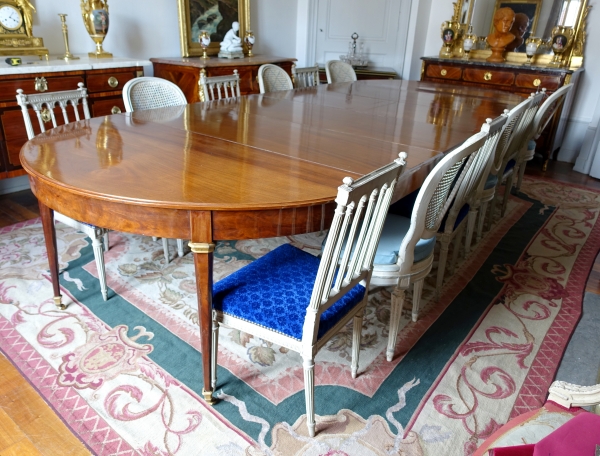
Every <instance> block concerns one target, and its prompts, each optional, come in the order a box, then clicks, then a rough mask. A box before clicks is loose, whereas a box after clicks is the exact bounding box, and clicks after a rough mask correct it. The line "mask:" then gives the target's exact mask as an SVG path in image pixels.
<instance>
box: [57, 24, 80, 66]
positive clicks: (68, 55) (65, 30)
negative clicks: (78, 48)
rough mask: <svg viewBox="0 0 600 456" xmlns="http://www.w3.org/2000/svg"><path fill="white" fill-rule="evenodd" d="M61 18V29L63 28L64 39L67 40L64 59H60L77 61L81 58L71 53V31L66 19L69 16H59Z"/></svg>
mask: <svg viewBox="0 0 600 456" xmlns="http://www.w3.org/2000/svg"><path fill="white" fill-rule="evenodd" d="M59 16H60V22H61V23H62V25H61V28H62V32H63V38H64V40H65V55H63V56H62V57H59V59H60V60H77V59H78V58H79V57H75V56H74V55H73V54H71V52H70V51H69V30H68V28H67V19H66V17H67V15H66V14H59Z"/></svg>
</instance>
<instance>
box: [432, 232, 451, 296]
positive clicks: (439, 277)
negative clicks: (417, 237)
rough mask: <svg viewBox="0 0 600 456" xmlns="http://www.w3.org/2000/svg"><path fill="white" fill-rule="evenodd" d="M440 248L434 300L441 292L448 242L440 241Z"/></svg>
mask: <svg viewBox="0 0 600 456" xmlns="http://www.w3.org/2000/svg"><path fill="white" fill-rule="evenodd" d="M441 244H442V247H441V248H440V258H439V260H438V271H437V280H436V282H435V294H436V298H439V297H440V293H441V292H442V285H443V284H444V273H445V272H446V262H447V261H448V248H449V247H450V246H449V242H448V241H447V240H445V239H444V240H442V241H441Z"/></svg>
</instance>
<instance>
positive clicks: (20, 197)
mask: <svg viewBox="0 0 600 456" xmlns="http://www.w3.org/2000/svg"><path fill="white" fill-rule="evenodd" d="M526 174H528V175H533V176H545V177H549V178H552V179H555V180H558V181H562V182H567V183H572V184H578V185H584V186H587V187H590V188H596V189H600V180H598V179H594V178H591V177H589V176H585V175H583V174H579V173H576V172H574V171H572V165H570V164H567V163H560V162H550V163H549V166H548V170H547V171H546V172H542V171H541V170H540V167H539V166H536V164H534V163H532V164H531V165H530V166H528V167H527V171H526ZM35 217H39V210H38V207H37V201H36V199H35V197H34V196H33V194H32V193H31V192H30V191H29V190H26V191H22V192H17V193H11V194H9V195H3V196H0V227H4V226H8V225H12V224H14V223H17V222H20V221H24V220H29V219H32V218H35ZM587 291H590V292H592V293H596V294H600V256H599V257H598V258H596V262H595V264H594V268H593V270H592V272H591V274H590V278H589V280H588V282H587ZM599 379H600V377H599ZM66 454H69V455H84V454H90V452H89V450H88V449H87V448H86V447H85V445H83V443H82V442H80V441H79V440H78V439H77V438H76V437H75V436H74V435H73V434H72V433H71V432H70V431H69V429H68V427H67V426H66V425H65V424H64V423H63V422H62V421H61V420H60V418H58V416H57V415H56V414H55V413H54V411H53V410H52V409H51V408H50V406H48V405H47V404H46V403H45V402H44V400H43V399H42V398H41V397H40V396H39V395H38V394H37V392H36V391H35V389H34V388H33V387H32V386H31V385H30V384H29V383H28V382H27V381H26V380H25V379H24V378H23V377H22V376H21V374H20V373H19V371H18V370H17V369H15V367H14V366H13V365H12V364H11V363H10V362H9V361H8V360H7V359H6V358H5V357H4V356H3V355H0V456H9V455H10V456H12V455H15V456H17V455H19V456H22V455H57V456H58V455H61V456H62V455H66Z"/></svg>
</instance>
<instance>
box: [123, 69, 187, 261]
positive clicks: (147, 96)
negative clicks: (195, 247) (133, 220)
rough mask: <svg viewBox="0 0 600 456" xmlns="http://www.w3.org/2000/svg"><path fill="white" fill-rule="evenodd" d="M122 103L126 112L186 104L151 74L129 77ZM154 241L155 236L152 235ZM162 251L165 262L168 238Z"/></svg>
mask: <svg viewBox="0 0 600 456" xmlns="http://www.w3.org/2000/svg"><path fill="white" fill-rule="evenodd" d="M123 103H124V104H125V110H126V111H127V112H133V111H140V110H144V109H154V108H164V107H168V106H179V105H185V104H187V99H186V98H185V94H184V93H183V91H182V90H181V89H180V88H179V87H178V86H177V85H176V84H173V83H172V82H171V81H167V80H166V79H162V78H155V77H151V76H143V77H139V78H134V79H130V80H129V81H127V82H126V83H125V85H124V86H123ZM152 239H154V240H155V241H156V240H157V238H156V237H153V238H152ZM162 244H163V252H164V255H165V260H166V261H167V263H168V262H169V261H171V255H170V254H169V240H168V239H165V238H163V239H162ZM183 254H184V252H183V240H182V239H177V255H178V256H179V257H182V256H183Z"/></svg>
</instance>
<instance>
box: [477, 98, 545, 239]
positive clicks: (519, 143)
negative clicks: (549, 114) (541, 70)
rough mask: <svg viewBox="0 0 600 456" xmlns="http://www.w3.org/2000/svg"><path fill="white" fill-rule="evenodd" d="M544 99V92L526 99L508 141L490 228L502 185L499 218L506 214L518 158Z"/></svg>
mask: <svg viewBox="0 0 600 456" xmlns="http://www.w3.org/2000/svg"><path fill="white" fill-rule="evenodd" d="M545 97H546V92H545V91H541V92H537V93H532V94H531V96H530V97H529V98H528V100H529V101H530V102H529V104H528V105H527V108H526V109H525V111H524V112H523V114H522V115H521V117H520V119H519V121H518V122H517V123H516V125H515V128H514V129H513V131H512V134H511V136H510V139H509V141H508V143H507V144H506V149H505V151H504V156H503V158H502V163H501V164H500V167H499V170H503V171H502V173H501V174H500V172H498V173H497V176H499V177H498V180H497V181H496V188H495V190H494V196H493V198H492V200H491V202H490V213H489V226H490V228H491V226H492V224H493V222H494V217H495V215H496V205H497V204H498V203H499V202H500V191H499V190H500V187H501V186H502V184H504V185H505V189H504V195H503V196H502V205H501V206H500V218H502V217H504V214H505V213H506V207H507V205H508V198H509V196H510V193H511V190H512V187H513V183H514V177H515V175H518V174H517V173H518V171H519V170H518V166H519V165H518V162H517V160H518V158H519V154H520V153H521V150H522V149H523V148H524V147H527V141H528V139H529V137H530V135H531V129H532V127H533V119H534V117H535V114H536V112H537V111H538V109H539V107H540V105H541V104H542V102H543V101H544V98H545Z"/></svg>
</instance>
